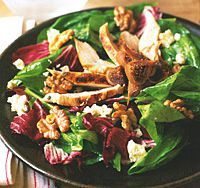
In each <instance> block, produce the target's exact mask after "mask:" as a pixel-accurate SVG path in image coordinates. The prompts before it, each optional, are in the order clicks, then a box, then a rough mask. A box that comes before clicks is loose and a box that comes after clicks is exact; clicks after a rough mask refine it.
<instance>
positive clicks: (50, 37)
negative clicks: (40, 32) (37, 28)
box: [47, 28, 60, 43]
mask: <svg viewBox="0 0 200 188" xmlns="http://www.w3.org/2000/svg"><path fill="white" fill-rule="evenodd" d="M59 34H60V31H59V30H57V29H53V28H51V29H49V30H48V31H47V40H48V42H49V43H51V42H52V41H53V40H54V38H55V37H56V36H57V35H59Z"/></svg>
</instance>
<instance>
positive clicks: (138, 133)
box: [134, 128, 143, 138]
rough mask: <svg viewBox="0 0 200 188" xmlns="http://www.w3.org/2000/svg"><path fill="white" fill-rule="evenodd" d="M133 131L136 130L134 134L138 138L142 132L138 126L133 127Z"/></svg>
mask: <svg viewBox="0 0 200 188" xmlns="http://www.w3.org/2000/svg"><path fill="white" fill-rule="evenodd" d="M134 131H135V132H136V135H135V136H136V137H138V138H139V137H141V136H142V135H143V134H142V131H141V130H140V128H137V129H135V130H134Z"/></svg>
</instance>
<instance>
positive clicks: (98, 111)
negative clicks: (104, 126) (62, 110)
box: [83, 104, 112, 117]
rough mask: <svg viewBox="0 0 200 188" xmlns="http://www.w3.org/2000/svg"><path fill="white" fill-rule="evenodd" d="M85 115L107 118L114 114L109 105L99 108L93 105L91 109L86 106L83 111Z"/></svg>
mask: <svg viewBox="0 0 200 188" xmlns="http://www.w3.org/2000/svg"><path fill="white" fill-rule="evenodd" d="M83 112H84V113H91V114H92V115H94V116H101V117H106V116H109V115H110V114H111V113H112V108H108V107H107V105H105V104H104V105H103V106H98V105H96V104H93V105H92V106H91V107H89V106H86V107H85V108H84V110H83Z"/></svg>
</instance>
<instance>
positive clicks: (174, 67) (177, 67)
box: [172, 64, 181, 74]
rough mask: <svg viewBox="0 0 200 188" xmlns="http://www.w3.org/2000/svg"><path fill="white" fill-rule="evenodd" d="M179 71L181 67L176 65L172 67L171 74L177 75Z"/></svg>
mask: <svg viewBox="0 0 200 188" xmlns="http://www.w3.org/2000/svg"><path fill="white" fill-rule="evenodd" d="M180 70H181V66H180V65H179V64H176V65H174V66H173V67H172V73H174V74H175V73H177V72H179V71H180Z"/></svg>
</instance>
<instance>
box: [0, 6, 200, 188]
mask: <svg viewBox="0 0 200 188" xmlns="http://www.w3.org/2000/svg"><path fill="white" fill-rule="evenodd" d="M105 9H106V8H101V10H105ZM164 16H165V17H175V16H171V15H168V14H164ZM56 19H57V18H54V19H51V20H48V21H46V22H44V23H42V24H40V25H39V26H37V27H35V28H34V29H32V30H30V31H28V32H27V33H25V34H24V35H22V36H21V37H19V38H18V39H17V40H16V41H14V42H13V43H12V44H11V45H10V46H9V47H8V48H7V49H6V50H5V51H4V52H3V54H2V55H1V57H0V80H1V81H0V82H1V83H0V93H1V101H0V105H1V108H0V123H1V126H0V137H1V139H2V140H3V142H4V143H5V144H6V145H7V147H8V148H9V149H10V150H11V151H12V152H13V153H14V154H15V155H16V156H17V157H19V158H20V159H21V160H22V161H24V162H25V163H26V164H28V165H29V166H30V167H32V168H33V169H35V170H36V171H38V172H40V173H42V174H44V175H46V176H49V177H50V178H53V179H55V180H59V181H61V182H63V183H67V184H71V185H74V186H78V187H88V186H89V187H172V186H173V187H175V186H177V185H182V184H184V183H186V182H189V181H192V180H194V179H195V178H196V179H197V178H200V160H199V159H200V149H199V148H198V146H199V144H196V145H195V144H193V147H192V148H191V147H189V148H186V149H185V150H184V151H183V152H181V154H180V155H179V156H178V157H176V159H174V160H173V161H171V162H170V163H168V164H167V165H165V166H163V167H161V168H159V169H157V170H154V171H151V172H148V173H144V174H141V175H132V176H128V175H127V172H126V169H123V171H122V173H117V172H115V171H114V170H112V169H110V168H108V169H106V168H105V167H104V166H103V165H101V164H99V165H95V166H92V167H86V168H84V169H82V171H81V172H80V171H78V170H74V169H70V167H63V166H52V165H50V164H49V163H48V162H47V161H46V160H45V158H44V155H43V151H42V150H41V149H40V148H39V147H38V146H37V145H36V144H34V143H32V142H31V141H30V140H29V139H27V138H26V137H23V136H19V135H14V134H12V133H11V131H10V129H9V124H10V122H11V120H12V117H13V114H12V113H11V112H10V106H9V105H8V104H7V103H6V95H7V94H6V92H5V90H6V84H7V82H8V81H9V80H10V79H11V78H12V77H13V76H14V75H15V73H16V70H15V69H14V67H13V66H12V64H11V54H12V52H14V51H15V50H17V49H18V48H20V47H22V46H25V45H29V44H34V43H36V38H37V35H38V34H39V32H40V31H41V30H42V29H43V28H45V27H48V26H50V25H51V24H52V23H54V21H55V20H56ZM177 20H178V22H180V23H183V24H184V25H185V26H187V27H188V28H189V29H190V30H191V31H192V32H193V33H194V34H196V35H198V36H200V27H199V25H197V24H194V23H191V22H189V21H186V20H184V19H181V18H177ZM13 32H14V31H13ZM196 136H197V137H198V135H196Z"/></svg>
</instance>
